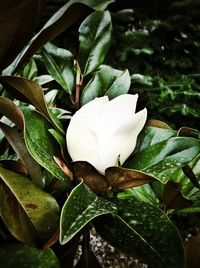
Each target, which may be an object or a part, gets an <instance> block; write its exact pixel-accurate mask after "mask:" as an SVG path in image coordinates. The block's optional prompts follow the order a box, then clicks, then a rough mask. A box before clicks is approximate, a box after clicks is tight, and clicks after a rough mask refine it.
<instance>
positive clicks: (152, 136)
mask: <svg viewBox="0 0 200 268" xmlns="http://www.w3.org/2000/svg"><path fill="white" fill-rule="evenodd" d="M147 123H148V122H147ZM173 136H176V131H174V130H171V129H165V128H160V127H151V126H146V127H145V128H144V129H143V131H142V132H141V133H140V135H139V136H138V140H137V145H136V148H135V150H134V154H137V153H138V152H141V151H143V150H144V149H146V148H148V147H149V146H150V145H153V144H156V143H159V142H161V141H164V140H168V139H169V138H171V137H173Z"/></svg>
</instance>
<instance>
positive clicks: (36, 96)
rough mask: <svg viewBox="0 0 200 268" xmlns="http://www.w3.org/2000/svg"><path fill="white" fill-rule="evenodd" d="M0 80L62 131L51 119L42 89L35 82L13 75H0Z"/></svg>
mask: <svg viewBox="0 0 200 268" xmlns="http://www.w3.org/2000/svg"><path fill="white" fill-rule="evenodd" d="M0 81H1V82H2V84H3V85H5V86H7V88H8V90H10V91H11V93H13V95H14V96H16V90H17V93H18V95H17V98H18V99H21V100H23V101H24V100H25V101H27V102H29V103H31V104H33V105H34V106H35V107H36V108H37V109H38V110H39V111H40V112H41V113H42V114H43V115H44V116H45V117H46V119H47V120H48V121H49V122H50V123H51V124H52V125H53V126H55V127H56V128H57V129H59V130H60V131H61V132H63V130H62V128H61V127H60V126H59V125H58V124H57V123H56V122H55V120H53V118H52V116H51V114H50V112H49V109H48V107H47V105H46V102H45V98H44V93H43V89H42V87H41V86H40V85H38V84H37V83H36V82H34V81H31V80H28V79H25V78H22V77H15V76H1V77H0Z"/></svg>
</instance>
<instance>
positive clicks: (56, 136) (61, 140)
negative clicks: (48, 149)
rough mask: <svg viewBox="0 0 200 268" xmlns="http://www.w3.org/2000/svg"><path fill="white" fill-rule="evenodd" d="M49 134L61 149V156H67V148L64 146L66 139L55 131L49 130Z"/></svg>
mask: <svg viewBox="0 0 200 268" xmlns="http://www.w3.org/2000/svg"><path fill="white" fill-rule="evenodd" d="M49 132H50V133H51V135H52V136H53V137H54V139H55V140H56V141H57V142H58V144H59V145H60V148H61V152H62V155H63V156H66V155H67V146H66V139H65V137H64V136H62V135H61V134H60V133H59V132H57V131H56V130H55V129H49Z"/></svg>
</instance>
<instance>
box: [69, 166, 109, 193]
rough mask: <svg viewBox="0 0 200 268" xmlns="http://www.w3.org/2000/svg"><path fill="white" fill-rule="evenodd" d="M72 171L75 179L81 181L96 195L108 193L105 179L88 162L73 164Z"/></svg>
mask: <svg viewBox="0 0 200 268" xmlns="http://www.w3.org/2000/svg"><path fill="white" fill-rule="evenodd" d="M73 170H74V177H75V179H82V180H83V182H84V183H85V184H86V185H87V186H88V187H89V188H90V189H91V190H92V191H94V192H95V193H96V194H102V195H103V194H105V193H106V192H107V191H108V188H109V186H108V183H107V181H106V180H105V177H104V176H103V175H102V174H100V173H99V172H98V171H97V170H96V169H95V168H94V167H93V166H92V165H91V164H89V163H88V162H86V161H76V162H73Z"/></svg>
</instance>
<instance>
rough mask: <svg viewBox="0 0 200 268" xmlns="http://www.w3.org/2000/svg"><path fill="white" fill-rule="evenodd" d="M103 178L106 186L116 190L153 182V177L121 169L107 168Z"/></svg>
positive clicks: (132, 170)
mask: <svg viewBox="0 0 200 268" xmlns="http://www.w3.org/2000/svg"><path fill="white" fill-rule="evenodd" d="M105 178H106V180H107V182H108V184H109V185H111V186H112V187H113V189H116V190H123V189H127V188H131V187H136V186H140V185H143V184H145V183H150V182H152V181H154V180H155V179H154V178H153V177H151V176H149V175H147V174H145V173H142V172H140V171H137V170H134V169H128V168H122V167H109V168H107V169H106V171H105Z"/></svg>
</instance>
